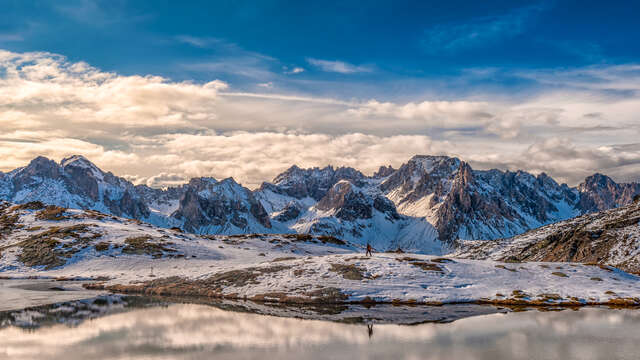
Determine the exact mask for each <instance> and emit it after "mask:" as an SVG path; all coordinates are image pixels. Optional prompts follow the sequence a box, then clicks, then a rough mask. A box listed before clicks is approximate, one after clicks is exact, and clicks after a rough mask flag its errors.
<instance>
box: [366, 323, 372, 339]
mask: <svg viewBox="0 0 640 360" xmlns="http://www.w3.org/2000/svg"><path fill="white" fill-rule="evenodd" d="M367 332H368V333H369V339H371V337H372V336H373V324H367Z"/></svg>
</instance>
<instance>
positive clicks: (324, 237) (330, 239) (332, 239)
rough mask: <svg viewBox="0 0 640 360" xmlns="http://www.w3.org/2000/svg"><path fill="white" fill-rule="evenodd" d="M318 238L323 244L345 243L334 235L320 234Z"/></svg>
mask: <svg viewBox="0 0 640 360" xmlns="http://www.w3.org/2000/svg"><path fill="white" fill-rule="evenodd" d="M318 240H319V241H320V242H322V243H323V244H334V245H347V243H346V242H344V241H343V240H340V239H338V238H337V237H334V236H329V235H320V236H318Z"/></svg>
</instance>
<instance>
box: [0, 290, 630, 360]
mask: <svg viewBox="0 0 640 360" xmlns="http://www.w3.org/2000/svg"><path fill="white" fill-rule="evenodd" d="M120 305H121V307H120V310H119V312H116V313H110V314H108V315H105V316H102V317H97V318H92V319H89V320H87V321H84V322H76V323H74V325H73V326H69V325H68V324H55V325H51V323H49V324H47V325H46V326H41V327H39V328H36V329H33V328H31V329H25V328H20V327H16V326H7V327H5V328H3V329H0V358H8V359H9V358H10V359H36V358H37V359H69V360H71V359H92V358H101V359H200V358H214V359H258V358H260V359H264V358H265V357H271V358H273V359H307V358H309V359H487V360H488V359H635V358H636V357H637V354H638V353H640V341H639V340H640V331H639V330H640V321H638V320H640V312H638V311H637V310H629V309H626V310H611V309H604V308H587V309H581V310H580V311H572V310H565V311H561V312H540V311H527V312H510V313H508V314H505V313H494V314H489V315H481V316H475V317H469V318H464V319H461V320H457V321H455V322H450V323H424V324H420V325H411V326H407V325H397V324H390V323H388V322H390V321H391V317H389V316H386V315H385V314H383V312H384V310H389V311H391V310H392V309H391V308H377V309H376V308H372V309H364V310H363V311H365V312H364V313H360V315H359V316H362V315H363V314H364V315H365V317H366V316H369V315H366V314H371V313H369V312H368V311H373V313H374V314H375V312H378V314H379V317H380V319H383V320H380V321H378V320H377V319H376V318H375V316H369V317H368V319H366V320H365V322H364V323H358V324H350V323H344V322H336V321H320V320H309V319H300V318H288V317H280V316H270V315H261V314H255V313H248V312H238V311H229V310H225V309H223V308H225V307H226V308H228V307H229V306H231V305H233V306H238V305H237V304H231V305H230V304H225V305H222V306H219V307H215V306H210V305H200V304H165V305H162V306H159V304H158V303H157V302H154V301H152V300H149V302H147V303H144V302H141V303H138V304H137V305H136V306H128V305H126V304H123V303H121V304H120ZM138 305H139V306H138ZM440 308H441V309H442V308H446V307H440ZM123 309H125V310H123ZM360 310H362V309H360ZM263 311H265V310H264V309H263ZM271 311H273V310H271ZM352 311H358V309H354V310H352ZM407 311H411V310H407ZM308 312H309V310H304V311H301V313H308ZM454 312H455V311H454ZM398 314H400V315H402V314H404V313H403V312H398ZM331 316H335V314H334V315H331ZM385 317H386V320H384V319H385Z"/></svg>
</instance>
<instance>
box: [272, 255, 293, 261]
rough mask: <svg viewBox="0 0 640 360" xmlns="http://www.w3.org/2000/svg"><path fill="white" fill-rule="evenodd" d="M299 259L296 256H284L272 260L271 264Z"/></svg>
mask: <svg viewBox="0 0 640 360" xmlns="http://www.w3.org/2000/svg"><path fill="white" fill-rule="evenodd" d="M295 259H297V257H294V256H284V257H277V258H275V259H273V260H271V262H278V261H289V260H295Z"/></svg>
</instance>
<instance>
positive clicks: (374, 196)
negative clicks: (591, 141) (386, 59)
mask: <svg viewBox="0 0 640 360" xmlns="http://www.w3.org/2000/svg"><path fill="white" fill-rule="evenodd" d="M637 193H640V185H638V184H616V183H615V182H614V181H613V180H611V179H610V178H608V177H606V176H604V175H600V174H595V175H593V176H591V177H589V178H587V179H586V180H585V182H584V183H583V184H580V185H579V186H578V187H576V188H570V187H568V186H567V185H565V184H558V183H557V182H555V181H554V180H553V179H552V178H550V177H549V176H547V175H546V174H544V173H543V174H540V175H537V176H534V175H532V174H529V173H527V172H524V171H516V172H510V171H500V170H486V171H484V170H474V169H472V168H471V166H470V165H469V164H467V163H466V162H464V161H461V160H460V159H457V158H452V157H446V156H415V157H413V158H411V159H410V160H409V161H408V162H407V163H405V164H403V165H402V166H400V167H399V168H398V169H394V168H392V167H391V166H383V167H381V168H380V170H379V171H377V172H376V173H375V174H373V175H372V176H366V175H364V174H363V173H361V172H360V171H358V170H356V169H353V168H349V167H340V168H334V167H331V166H327V167H325V168H311V169H301V168H299V167H297V166H295V165H294V166H292V167H291V168H289V169H288V170H286V171H285V172H283V173H282V174H280V175H278V176H276V177H275V179H274V180H273V181H272V182H265V183H263V184H262V186H261V187H260V188H259V189H256V190H254V191H251V190H249V189H247V188H245V187H243V186H242V185H240V184H238V183H237V182H235V181H234V180H233V179H231V178H229V179H224V180H222V181H217V180H215V179H213V178H194V179H192V180H191V181H190V182H189V183H187V184H184V185H181V186H178V187H171V188H167V189H154V188H150V187H148V186H146V185H137V186H134V185H133V184H132V183H130V182H129V181H127V180H125V179H123V178H119V177H117V176H115V175H113V174H111V173H106V172H104V171H102V170H100V169H99V168H98V167H96V166H95V165H94V164H92V163H91V162H90V161H88V160H87V159H85V158H84V157H82V156H72V157H70V158H67V159H64V160H62V161H61V162H60V164H58V163H56V162H54V161H52V160H49V159H46V158H43V157H38V158H36V159H34V160H33V161H32V162H31V163H30V164H29V165H28V166H26V167H23V168H19V169H15V170H13V171H11V172H9V173H6V174H3V173H0V199H3V200H7V201H11V202H14V203H25V202H29V201H42V202H43V203H48V204H54V205H58V206H62V207H67V208H79V209H92V210H97V211H101V212H104V213H108V214H112V215H117V216H123V217H128V218H133V219H138V220H142V221H145V222H149V223H152V224H155V225H159V226H163V227H180V228H181V229H183V230H184V231H188V232H195V233H200V234H218V233H221V234H241V233H313V234H319V235H331V236H335V237H339V238H344V239H347V240H349V241H351V242H353V243H357V244H361V245H364V244H366V243H371V244H372V245H373V246H374V247H375V248H376V249H378V250H395V249H397V248H400V249H403V250H410V251H422V252H429V253H440V252H446V251H447V250H448V249H450V248H451V247H452V246H453V245H454V244H455V240H457V239H462V240H475V239H480V240H491V239H497V238H504V237H509V236H513V235H517V234H521V233H523V232H525V231H527V230H530V229H533V228H537V227H540V226H543V225H546V224H549V223H553V222H557V221H561V220H565V219H569V218H572V217H574V216H578V215H581V214H584V213H588V212H592V211H597V210H602V209H607V208H611V207H619V206H622V205H624V204H627V203H630V202H631V200H632V198H633V196H634V195H635V194H637Z"/></svg>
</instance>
